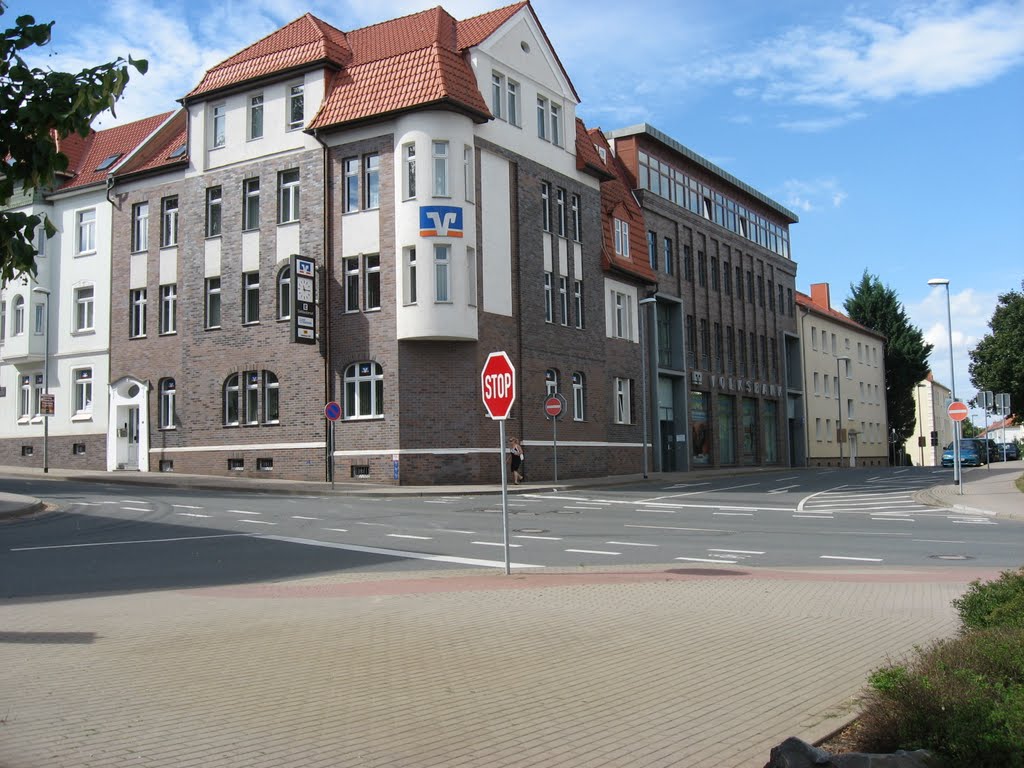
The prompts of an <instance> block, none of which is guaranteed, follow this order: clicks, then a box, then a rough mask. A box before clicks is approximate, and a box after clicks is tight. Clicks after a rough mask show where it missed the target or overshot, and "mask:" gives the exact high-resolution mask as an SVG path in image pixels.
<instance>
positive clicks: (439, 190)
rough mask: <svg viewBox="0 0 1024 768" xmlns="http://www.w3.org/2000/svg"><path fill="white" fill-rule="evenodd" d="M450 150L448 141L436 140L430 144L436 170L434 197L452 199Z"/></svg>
mask: <svg viewBox="0 0 1024 768" xmlns="http://www.w3.org/2000/svg"><path fill="white" fill-rule="evenodd" d="M449 150H450V147H449V145H448V142H447V141H443V140H434V141H432V142H431V143H430V157H431V159H432V166H433V169H434V197H451V184H450V174H449V163H448V156H449Z"/></svg>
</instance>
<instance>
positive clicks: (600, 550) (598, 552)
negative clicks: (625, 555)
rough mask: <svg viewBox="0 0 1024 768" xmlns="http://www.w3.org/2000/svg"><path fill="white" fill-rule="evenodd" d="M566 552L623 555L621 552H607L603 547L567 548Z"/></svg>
mask: <svg viewBox="0 0 1024 768" xmlns="http://www.w3.org/2000/svg"><path fill="white" fill-rule="evenodd" d="M565 551H566V552H575V553H576V554H579V555H621V554H622V553H621V552H606V551H604V550H602V549H567V550H565Z"/></svg>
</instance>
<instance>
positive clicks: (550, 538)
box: [512, 533, 562, 541]
mask: <svg viewBox="0 0 1024 768" xmlns="http://www.w3.org/2000/svg"><path fill="white" fill-rule="evenodd" d="M512 538H513V539H537V540H538V541H561V540H562V537H561V536H527V535H526V534H525V533H516V534H514V535H513V536H512Z"/></svg>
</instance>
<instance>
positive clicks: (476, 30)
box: [456, 2, 532, 51]
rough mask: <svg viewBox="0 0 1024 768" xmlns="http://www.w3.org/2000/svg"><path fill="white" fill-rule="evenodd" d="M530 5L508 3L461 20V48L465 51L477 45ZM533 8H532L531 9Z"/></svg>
mask: <svg viewBox="0 0 1024 768" xmlns="http://www.w3.org/2000/svg"><path fill="white" fill-rule="evenodd" d="M528 7H530V4H529V3H528V2H523V3H514V4H512V5H506V6H505V7H504V8H497V9H495V10H493V11H488V12H487V13H481V14H480V15H479V16H473V17H472V18H469V19H463V20H462V21H460V22H459V37H458V42H457V43H456V45H458V47H459V50H461V51H464V50H466V49H467V48H472V47H473V46H475V45H480V43H482V42H483V41H484V40H486V39H487V38H488V37H490V36H491V35H493V34H494V33H495V32H496V31H497V29H498V27H500V26H501V25H502V24H504V23H505V22H506V21H508V20H509V19H511V18H512V17H513V16H515V15H516V14H517V13H518V12H519V11H521V10H522V9H523V8H528ZM531 10H532V9H531Z"/></svg>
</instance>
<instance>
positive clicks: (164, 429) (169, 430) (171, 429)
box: [157, 427, 178, 432]
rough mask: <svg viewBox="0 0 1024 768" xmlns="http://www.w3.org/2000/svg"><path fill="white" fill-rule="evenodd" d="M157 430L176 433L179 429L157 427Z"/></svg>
mask: <svg viewBox="0 0 1024 768" xmlns="http://www.w3.org/2000/svg"><path fill="white" fill-rule="evenodd" d="M157 429H158V430H159V431H160V432H174V431H175V430H177V429H178V428H177V427H157Z"/></svg>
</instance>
